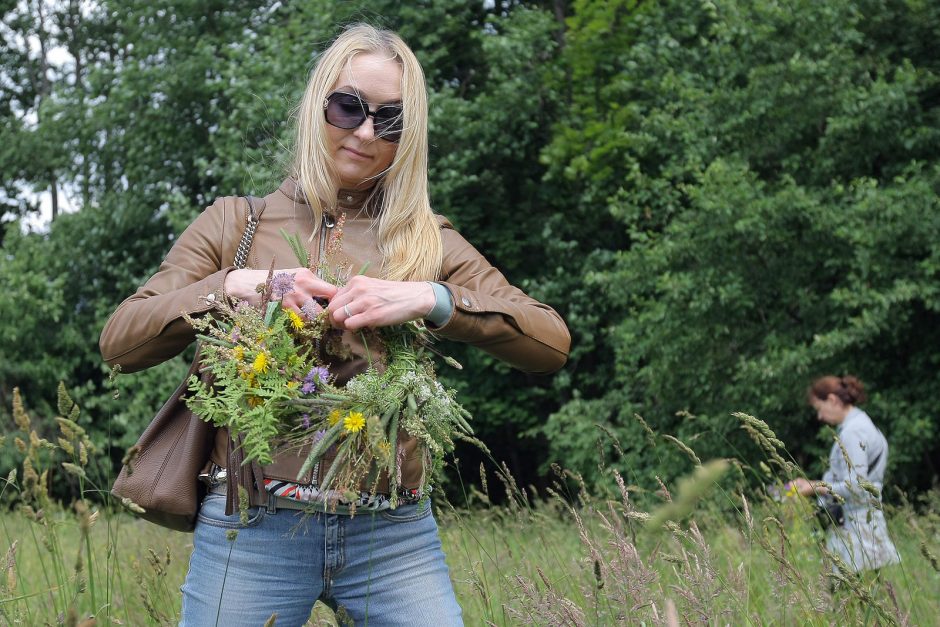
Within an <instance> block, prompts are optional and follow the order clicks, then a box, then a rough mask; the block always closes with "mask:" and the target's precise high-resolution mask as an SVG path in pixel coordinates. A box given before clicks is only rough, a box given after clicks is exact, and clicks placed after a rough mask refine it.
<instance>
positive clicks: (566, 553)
mask: <svg viewBox="0 0 940 627" xmlns="http://www.w3.org/2000/svg"><path fill="white" fill-rule="evenodd" d="M63 413H65V414H67V412H63ZM18 416H19V418H18V425H19V426H20V427H26V429H25V430H24V432H25V433H29V435H28V436H27V437H28V441H27V439H23V438H19V442H18V443H17V446H18V447H20V448H21V450H22V451H23V452H24V463H23V466H22V467H21V468H20V469H18V470H14V471H11V472H10V474H9V475H8V476H7V478H6V480H5V484H4V486H3V490H2V495H3V498H4V499H5V500H6V502H7V503H8V504H9V508H8V509H7V510H6V511H5V512H4V513H3V514H2V515H0V531H2V534H3V542H4V544H5V547H6V555H5V558H4V561H3V562H2V563H0V566H2V568H3V570H4V573H3V574H2V575H0V620H2V622H3V624H6V625H63V624H64V625H83V626H85V627H88V626H90V625H106V624H120V625H143V624H151V625H164V624H176V622H177V620H178V612H179V606H180V593H179V586H180V585H181V583H182V581H183V578H184V576H185V573H186V569H187V565H188V558H189V554H190V552H191V550H192V544H191V542H192V535H191V534H184V533H179V532H172V531H168V530H165V529H163V528H160V527H157V526H155V525H153V524H150V523H147V522H144V521H141V520H138V519H136V518H134V517H133V516H132V515H131V514H129V513H127V512H125V511H121V508H120V506H117V505H116V504H113V507H110V506H108V505H102V504H100V503H95V502H93V500H92V499H91V498H90V497H93V496H95V495H96V494H98V492H97V491H96V489H95V487H94V486H93V485H91V484H90V481H89V480H88V475H87V474H86V473H85V468H87V467H88V464H89V457H88V453H87V451H85V450H83V449H84V446H85V443H84V441H83V437H84V436H83V433H82V432H81V428H80V427H78V426H77V425H76V424H75V423H73V422H70V421H69V420H68V419H67V418H60V419H59V424H60V427H62V428H63V429H62V430H63V435H62V437H60V438H59V439H58V440H57V442H56V443H53V442H50V441H48V440H44V439H43V438H40V437H39V436H38V435H37V434H36V432H35V431H33V430H31V429H29V423H28V417H27V416H25V414H24V413H22V412H20V413H19V414H18ZM746 418H748V419H749V420H750V421H752V422H750V423H749V424H751V425H757V427H758V429H757V430H755V432H754V433H753V435H754V436H755V437H759V436H760V432H759V430H760V428H762V427H760V425H761V424H762V423H760V421H757V420H756V419H753V418H750V417H746ZM742 420H743V418H742ZM765 434H766V433H765ZM772 435H773V434H772V433H769V437H772ZM69 451H70V452H71V458H72V459H73V461H66V462H62V461H61V457H57V455H58V456H63V455H65V456H66V457H68V452H69ZM770 452H771V454H770V455H769V457H768V461H767V463H766V464H761V465H760V468H758V469H753V470H752V469H750V468H746V467H744V466H743V465H741V464H740V463H738V462H736V461H735V460H713V461H710V462H705V463H700V464H698V465H696V467H695V470H694V471H693V472H692V473H690V475H689V476H687V477H685V478H684V479H681V480H680V481H678V482H677V484H676V486H674V487H667V486H666V485H664V484H662V483H661V482H659V483H658V485H659V489H658V490H656V491H655V492H651V491H645V490H642V489H640V488H639V487H637V486H634V485H627V484H625V482H624V481H623V479H622V477H621V474H620V473H619V472H618V471H617V470H616V468H615V467H613V466H610V467H607V468H606V470H605V472H606V473H607V474H608V475H609V476H610V479H611V481H610V484H609V489H608V490H607V491H606V492H604V493H602V494H598V493H596V491H595V493H593V494H592V493H591V492H589V491H588V490H587V488H586V487H585V486H584V484H583V483H582V482H580V481H579V478H578V477H577V476H576V475H574V474H572V473H570V472H566V471H565V470H563V469H561V468H559V467H555V468H554V470H555V475H556V479H557V481H556V482H555V488H554V489H550V490H548V491H547V493H545V494H543V495H541V496H539V497H537V496H536V495H535V494H534V490H532V489H525V488H521V487H519V486H517V485H515V483H514V481H513V479H512V477H511V476H510V475H509V474H508V473H506V472H505V469H501V470H500V469H491V471H489V472H485V471H484V469H483V468H481V469H480V470H481V473H482V474H481V478H482V482H480V481H477V482H476V483H475V484H474V485H477V484H479V485H482V490H481V489H477V488H476V487H473V485H469V487H467V489H466V490H465V491H464V492H463V496H462V497H461V500H462V503H461V504H460V506H454V505H452V504H450V503H447V502H437V503H435V515H436V517H437V520H438V523H439V526H440V530H441V536H442V541H443V544H444V549H445V552H446V554H447V560H448V565H449V567H450V572H451V577H452V580H453V582H454V585H455V589H456V591H457V595H458V599H459V601H460V603H461V606H462V607H463V609H464V616H465V621H466V624H468V625H614V624H630V625H633V624H636V625H680V624H688V625H693V624H694V625H726V624H733V625H740V624H748V625H791V624H800V625H831V624H840V625H850V624H858V625H894V624H897V625H929V624H935V623H936V621H937V618H936V617H937V616H940V595H938V591H940V565H938V560H937V557H936V556H937V555H938V554H940V492H938V491H936V490H934V491H931V492H928V493H926V494H923V495H921V496H920V497H919V498H918V499H917V502H914V503H912V502H910V501H909V500H907V499H906V498H904V496H903V495H898V498H897V499H895V501H896V502H897V504H896V505H894V506H888V505H886V506H885V510H886V514H887V515H888V520H889V527H890V530H891V535H892V538H893V539H894V541H895V543H896V545H897V548H898V551H899V553H900V556H901V563H900V564H899V565H896V566H890V567H886V568H884V569H882V570H881V571H880V572H879V573H877V574H872V573H867V574H864V575H862V576H861V577H856V576H855V575H854V574H853V573H850V572H849V571H848V570H847V569H846V568H845V566H844V565H840V564H838V563H833V561H832V559H833V558H832V556H831V555H829V554H827V552H826V551H825V550H824V549H823V548H822V537H823V536H822V532H821V531H820V529H819V528H818V527H817V523H816V522H815V516H814V514H813V512H812V509H811V508H810V507H809V505H808V504H807V502H806V501H805V500H803V499H801V498H798V497H797V498H783V499H781V500H777V499H774V498H770V497H769V496H768V494H767V493H766V492H765V491H764V490H760V489H751V490H747V489H745V488H744V487H743V486H744V483H743V482H742V481H741V478H742V477H744V476H745V475H746V474H748V473H751V472H762V473H764V474H766V475H767V476H768V477H770V476H772V473H773V471H772V470H771V466H772V465H774V464H778V463H783V464H786V462H784V461H783V460H782V458H780V456H779V455H777V454H776V452H775V451H770ZM53 460H56V462H55V463H57V464H58V465H59V466H61V467H62V468H63V470H64V471H65V473H67V474H68V475H69V476H71V477H72V478H74V479H76V480H77V481H79V482H80V483H82V485H83V489H82V491H81V494H82V495H83V496H84V497H86V498H80V499H78V500H76V501H74V502H73V503H72V505H71V506H69V507H64V506H63V505H61V504H59V503H57V502H56V500H54V499H52V498H50V496H49V495H48V493H47V491H46V489H45V486H46V485H47V483H48V481H47V476H48V475H47V474H46V470H45V469H43V468H41V464H43V463H47V464H51V463H53ZM493 470H497V472H494V471H493ZM494 476H495V477H498V479H499V480H500V482H501V484H502V486H501V490H500V492H501V495H502V494H503V493H505V495H508V496H506V497H504V498H501V499H500V500H501V503H499V504H494V503H492V502H491V498H490V488H489V487H488V485H487V480H486V478H487V477H489V481H493V477H494ZM651 479H655V478H651ZM656 481H657V482H658V479H656ZM85 482H88V483H85ZM468 484H469V482H468ZM99 500H100V499H99ZM115 508H116V509H115ZM360 515H362V514H360ZM237 541H238V539H237V537H236V538H235V539H234V542H237ZM337 616H339V617H340V618H337ZM341 617H342V612H338V614H337V615H334V613H333V612H332V611H331V610H330V609H329V608H327V607H325V606H323V605H322V604H318V605H317V606H316V607H315V608H314V612H313V614H312V615H311V619H310V622H309V623H308V624H311V625H336V624H342V620H341ZM268 624H276V620H274V619H272V620H271V621H269V623H268Z"/></svg>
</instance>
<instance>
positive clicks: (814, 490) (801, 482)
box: [793, 477, 829, 496]
mask: <svg viewBox="0 0 940 627" xmlns="http://www.w3.org/2000/svg"><path fill="white" fill-rule="evenodd" d="M793 485H794V486H795V487H796V491H797V492H798V493H799V494H801V495H803V496H815V495H817V494H818V495H824V494H829V490H828V489H827V488H826V486H824V485H822V484H821V483H820V482H818V481H809V480H808V479H804V478H803V477H797V478H796V479H794V480H793Z"/></svg>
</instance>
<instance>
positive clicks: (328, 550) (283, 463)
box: [101, 25, 570, 626]
mask: <svg viewBox="0 0 940 627" xmlns="http://www.w3.org/2000/svg"><path fill="white" fill-rule="evenodd" d="M296 115H297V120H296V124H297V134H296V140H295V146H294V154H293V163H292V166H291V170H290V172H289V176H288V178H287V179H286V180H285V181H284V182H283V183H282V184H281V186H280V187H279V189H277V190H275V191H274V192H272V193H271V194H269V195H268V196H266V197H265V198H264V199H263V203H259V207H258V210H260V209H261V208H262V207H263V214H262V215H261V218H260V222H259V224H258V227H257V230H256V232H255V235H254V240H253V244H252V247H251V254H250V257H249V267H250V268H253V269H240V270H235V269H233V268H232V267H231V264H232V259H233V257H234V250H235V247H236V245H237V243H238V240H239V238H240V237H241V235H242V232H243V231H244V228H245V224H246V219H247V218H246V216H247V214H248V210H249V209H248V206H247V204H246V202H245V201H244V200H243V199H238V198H222V199H219V200H217V201H216V202H215V203H214V204H213V205H212V206H211V207H209V208H208V209H206V211H204V212H203V213H202V214H201V215H200V216H199V217H198V218H197V219H196V220H195V221H194V222H193V224H191V225H190V226H189V227H188V228H187V229H186V230H185V232H184V233H183V234H182V235H181V236H180V238H179V240H178V241H177V243H176V244H175V245H174V246H173V248H172V250H171V251H170V252H169V254H168V256H167V258H166V260H165V261H164V263H163V264H162V265H161V267H160V270H159V271H158V272H157V274H156V275H154V276H153V277H152V278H151V279H150V280H149V281H147V283H146V284H145V285H144V286H142V287H141V288H140V289H139V290H138V291H137V293H136V294H134V295H133V296H131V297H130V298H128V299H127V300H126V301H125V302H124V303H122V304H121V305H120V307H119V308H118V309H117V310H116V311H115V312H114V314H112V316H111V318H110V319H109V321H108V324H107V325H106V326H105V328H104V330H103V332H102V336H101V350H102V354H103V355H104V357H105V359H106V360H107V361H108V362H109V363H110V364H121V366H122V367H123V369H124V371H133V370H139V369H141V368H146V367H149V366H152V365H154V364H157V363H160V362H161V361H164V360H166V359H169V358H170V357H172V356H174V355H176V354H178V353H179V352H180V351H182V350H183V349H184V348H185V347H186V346H188V345H189V344H190V343H191V342H192V341H193V340H194V335H195V334H194V331H193V329H192V327H191V326H190V325H189V324H188V323H186V321H185V320H184V319H183V318H182V313H183V312H185V313H188V314H190V315H198V314H200V313H202V312H205V311H207V310H208V309H209V306H208V304H207V303H206V298H210V299H211V298H220V297H222V295H223V293H224V294H225V295H227V296H230V297H236V298H239V299H242V300H247V301H249V302H252V303H257V302H259V294H258V292H257V290H256V288H257V286H258V284H259V283H262V282H263V281H264V280H265V278H266V276H267V273H268V268H269V267H271V265H272V263H273V265H274V267H275V268H278V269H282V270H283V271H287V272H291V273H293V274H294V285H293V291H292V292H291V293H289V294H288V295H287V296H285V297H284V300H283V303H284V304H285V305H286V306H289V307H292V308H293V309H295V310H297V311H301V310H302V311H304V312H305V313H309V312H311V311H314V312H315V311H322V310H321V309H320V306H319V305H318V304H316V301H315V300H314V299H320V302H325V301H327V300H328V301H329V304H328V312H329V316H330V320H331V322H332V323H333V325H334V326H335V327H337V328H338V329H342V330H343V331H344V333H343V340H344V343H345V344H346V345H347V348H348V349H349V350H348V352H346V353H345V354H344V356H343V357H338V356H336V355H324V356H323V359H324V360H326V361H328V362H329V369H330V372H331V373H332V375H333V376H334V377H335V382H336V383H338V384H340V385H342V384H344V383H345V382H346V381H347V380H348V379H349V378H351V377H352V376H354V375H356V374H358V373H360V372H362V371H363V370H364V369H365V368H366V367H367V366H368V362H367V360H366V359H365V358H363V352H362V350H361V346H359V345H358V344H357V342H356V334H354V333H351V332H352V331H355V330H357V329H361V328H363V327H380V326H388V325H394V324H398V323H401V322H405V321H408V320H415V319H422V318H423V319H425V320H426V321H428V323H429V325H430V326H431V327H432V328H433V329H434V331H435V333H436V334H437V335H438V336H440V337H443V338H447V339H452V340H457V341H462V342H467V343H469V344H473V345H476V346H479V347H481V348H482V349H483V350H485V351H487V352H488V353H490V354H492V355H494V356H495V357H497V358H499V359H502V360H504V361H506V362H508V363H509V364H510V365H512V366H515V367H517V368H520V369H522V370H525V371H529V372H538V373H548V372H552V371H554V370H557V369H558V368H560V367H561V366H562V365H563V364H564V362H565V360H566V359H567V352H568V347H569V342H570V337H569V334H568V331H567V328H566V327H565V324H564V322H563V321H562V320H561V318H560V317H559V316H558V314H557V313H555V312H554V311H553V310H552V309H551V308H550V307H548V306H546V305H543V304H541V303H539V302H537V301H535V300H533V299H532V298H530V297H528V296H527V295H526V294H524V293H523V292H522V291H521V290H519V289H518V288H516V287H513V286H512V285H510V284H509V283H508V282H507V281H506V279H505V278H504V277H503V275H502V274H501V273H500V272H499V271H498V270H496V269H495V268H494V267H492V266H491V265H490V264H489V263H488V262H487V261H486V259H485V258H484V257H483V256H482V255H481V254H480V253H479V252H478V251H477V250H475V249H474V248H473V247H472V246H471V245H470V244H469V243H468V242H467V241H466V240H464V239H463V237H462V236H461V235H459V234H458V233H457V232H456V231H455V230H454V229H453V228H452V226H451V225H450V223H449V222H447V220H445V219H444V218H442V217H440V216H436V215H434V214H433V213H432V212H431V208H430V204H429V200H428V198H429V197H428V189H427V158H428V146H427V95H426V91H425V84H424V75H423V72H422V70H421V67H420V66H419V64H418V62H417V59H416V58H415V56H414V54H413V53H412V51H411V50H410V49H409V48H408V47H407V46H406V45H405V44H404V42H403V41H402V40H401V39H400V38H399V37H398V36H397V35H395V34H393V33H390V32H388V31H380V30H376V29H374V28H372V27H369V26H366V25H356V26H354V27H351V28H349V29H347V30H346V31H345V32H344V33H343V34H341V35H340V36H339V37H338V38H337V39H336V41H335V42H334V43H333V44H332V45H331V46H330V47H329V48H328V49H327V50H325V51H324V52H323V54H322V55H321V56H320V57H319V60H318V62H317V65H316V67H315V69H314V70H313V72H312V74H311V76H310V80H309V82H308V84H307V86H306V90H305V93H304V96H303V99H302V102H301V103H300V106H299V108H298V110H297V114H296ZM339 225H342V248H341V251H340V252H339V253H338V254H337V255H336V257H337V259H334V258H332V257H330V258H327V248H328V242H330V241H332V240H331V236H332V235H334V234H335V233H336V230H337V228H338V226H339ZM281 229H283V230H285V231H287V232H288V233H298V234H299V235H300V236H301V239H302V240H303V241H305V242H307V243H308V250H309V252H310V254H311V259H314V260H318V267H319V271H322V270H323V267H324V266H323V264H326V263H333V262H335V263H337V264H338V265H342V266H344V267H347V268H351V269H353V274H355V272H356V271H358V270H359V269H360V268H363V267H366V268H367V270H366V272H365V274H364V275H362V276H354V277H353V278H352V279H350V280H349V281H348V282H347V283H346V284H345V285H344V286H342V287H339V288H337V287H336V286H334V285H332V284H330V283H328V282H326V281H324V280H323V279H322V276H318V273H317V272H314V271H311V270H310V269H308V268H292V267H291V264H292V263H294V264H295V263H296V262H294V261H293V260H294V259H295V256H294V254H293V253H292V251H291V249H290V247H289V246H288V244H287V242H286V241H285V239H284V238H283V236H282V234H281ZM415 446H416V443H415V442H414V440H411V441H409V442H407V443H405V445H403V446H402V448H403V449H404V450H405V451H406V454H405V459H404V462H403V463H402V470H401V474H402V478H401V485H403V486H405V487H406V488H413V487H414V486H416V485H418V484H419V478H420V473H421V460H420V456H416V455H412V454H411V453H413V452H414V451H415ZM229 452H230V449H229V435H228V433H227V432H225V430H222V429H220V430H219V431H218V432H217V434H216V439H215V446H214V448H213V450H212V452H211V455H210V460H209V461H210V463H209V464H208V468H207V472H208V474H209V475H210V476H211V477H213V478H214V480H213V481H212V488H211V490H210V492H209V495H208V496H207V497H206V499H205V501H204V502H203V504H202V507H201V510H200V514H199V518H198V522H197V525H196V531H195V537H194V550H193V554H192V558H191V562H190V570H189V573H188V575H187V577H186V581H185V584H184V585H183V588H182V590H183V620H182V622H183V624H186V625H207V624H209V625H211V624H225V625H261V624H263V623H264V622H265V621H266V620H267V619H268V618H269V617H270V616H271V615H272V614H274V613H276V614H277V615H278V621H277V622H278V624H286V625H300V624H303V622H304V621H305V620H306V619H307V617H308V616H309V614H310V610H311V607H312V605H313V603H314V602H315V600H316V599H317V598H323V599H326V600H332V601H334V602H335V603H336V604H338V605H341V606H343V607H344V608H345V610H346V612H347V613H348V614H349V616H350V617H351V618H352V619H353V620H354V621H355V623H356V624H360V623H366V622H367V621H369V620H371V621H372V622H373V623H374V624H382V625H398V624H400V625H437V626H443V625H454V624H460V623H461V612H460V608H459V606H458V605H457V602H456V599H455V596H454V591H453V588H452V586H451V582H450V579H449V576H448V571H447V566H446V565H445V563H444V555H443V553H442V551H441V544H440V540H439V539H438V535H437V527H436V524H435V522H434V519H433V516H432V514H431V511H430V508H427V507H423V508H419V506H418V505H416V504H415V503H414V501H415V500H416V499H417V498H419V497H420V496H421V495H416V494H414V490H406V491H405V493H403V494H401V495H400V498H401V499H402V502H404V503H405V504H404V505H400V506H399V507H398V508H396V509H395V510H391V509H390V508H389V502H388V499H387V498H383V497H384V496H386V495H382V494H379V495H377V497H373V496H372V495H369V494H368V493H365V494H363V495H362V498H361V499H357V501H356V505H357V508H358V509H357V514H356V515H355V517H350V516H348V515H343V514H342V510H341V509H340V510H339V511H338V513H321V514H315V515H312V516H310V517H309V518H307V519H306V520H303V519H302V517H301V515H300V514H301V512H300V511H299V510H301V509H303V507H304V506H305V505H307V504H308V503H305V502H303V501H304V499H309V498H312V497H315V496H316V495H317V494H318V491H317V481H318V475H317V473H316V471H312V472H311V473H308V474H309V476H305V477H303V478H302V479H300V480H298V479H297V475H298V472H299V470H300V467H301V464H302V462H303V460H304V452H303V451H301V452H299V453H298V452H282V453H281V454H279V455H278V456H277V457H276V458H275V461H274V463H273V464H271V465H270V466H267V467H265V468H263V469H262V472H261V475H262V476H256V475H254V473H253V472H252V471H249V470H244V469H243V468H240V467H239V465H238V464H233V463H232V462H231V459H230V456H229ZM226 472H227V481H224V480H222V479H221V476H222V474H223V473H226ZM239 472H252V481H250V482H248V485H249V486H250V488H251V490H250V495H249V496H250V506H251V507H250V508H249V510H248V512H247V518H246V517H245V516H244V514H245V512H242V519H241V521H240V519H239V515H238V514H237V513H236V512H234V511H232V509H233V507H232V506H231V501H230V502H229V507H226V493H227V492H228V493H230V494H231V493H232V491H233V486H234V483H233V481H232V477H233V476H234V475H236V474H237V473H239ZM239 481H241V480H239ZM380 492H381V489H380ZM409 500H410V502H409ZM302 520H303V524H301V525H299V526H298V523H299V522H301V521H302ZM231 529H238V535H237V538H236V539H235V540H234V541H232V540H231V539H230V538H229V534H228V533H227V532H229V531H230V530H231Z"/></svg>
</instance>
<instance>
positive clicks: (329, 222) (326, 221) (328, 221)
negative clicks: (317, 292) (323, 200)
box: [317, 211, 336, 279]
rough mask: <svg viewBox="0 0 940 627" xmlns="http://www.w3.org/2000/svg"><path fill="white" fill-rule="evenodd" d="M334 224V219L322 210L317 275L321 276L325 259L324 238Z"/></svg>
mask: <svg viewBox="0 0 940 627" xmlns="http://www.w3.org/2000/svg"><path fill="white" fill-rule="evenodd" d="M334 226H336V219H335V218H334V217H333V216H331V215H330V214H328V213H326V212H325V211H324V212H323V224H322V225H320V250H319V251H317V276H318V277H320V278H321V279H322V278H323V262H324V261H326V238H327V232H328V230H329V229H332V228H333V227H334Z"/></svg>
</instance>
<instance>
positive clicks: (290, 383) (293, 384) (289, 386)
mask: <svg viewBox="0 0 940 627" xmlns="http://www.w3.org/2000/svg"><path fill="white" fill-rule="evenodd" d="M297 385H298V384H297V382H296V381H288V382H287V389H288V390H293V389H294V388H296V387H297Z"/></svg>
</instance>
